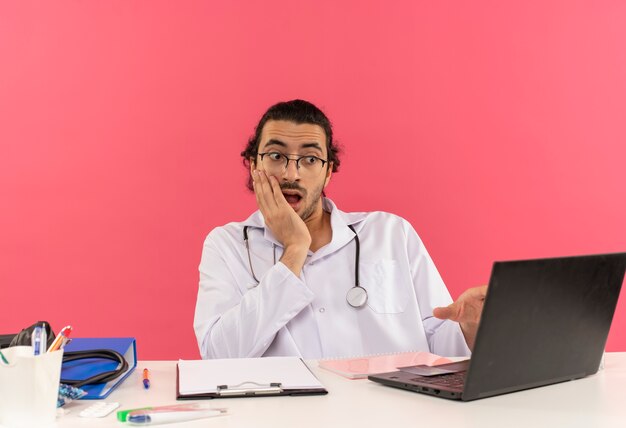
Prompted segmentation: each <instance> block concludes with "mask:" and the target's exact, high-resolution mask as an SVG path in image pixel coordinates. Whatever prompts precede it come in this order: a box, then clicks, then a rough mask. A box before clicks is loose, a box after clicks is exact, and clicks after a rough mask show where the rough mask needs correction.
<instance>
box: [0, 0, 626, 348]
mask: <svg viewBox="0 0 626 428" xmlns="http://www.w3.org/2000/svg"><path fill="white" fill-rule="evenodd" d="M624 22H626V3H625V2H623V1H619V0H615V1H568V0H565V1H545V0H541V1H519V2H501V1H489V2H487V1H482V2H466V1H447V2H439V1H435V2H433V1H419V2H418V1H403V2H400V1H398V2H389V1H351V2H336V1H314V2H308V3H305V2H294V1H267V0H265V1H258V2H254V1H230V2H209V1H205V2H200V1H196V2H194V1H175V2H174V1H142V2H139V1H127V0H124V1H106V2H98V1H59V2H30V1H13V2H9V1H6V2H1V3H0V144H1V150H0V200H1V206H0V207H1V208H0V290H1V295H0V296H1V301H2V309H1V310H0V333H10V332H15V331H17V330H19V329H20V328H21V327H23V326H25V325H29V324H31V323H33V322H34V321H36V320H39V319H47V320H49V321H50V322H51V323H52V325H53V326H54V327H55V328H56V329H60V328H61V327H62V326H63V325H65V324H72V325H73V326H74V328H75V335H76V336H118V335H131V336H136V337H137V339H138V351H139V357H140V358H142V359H173V358H178V357H182V358H196V357H198V356H199V354H198V351H197V345H196V341H195V337H194V334H193V328H192V321H193V312H194V306H195V298H196V292H197V278H198V273H197V266H198V263H199V259H200V252H201V247H202V242H203V240H204V238H205V236H206V234H207V233H208V231H209V230H211V229H212V228H213V227H215V226H218V225H222V224H224V223H226V222H228V221H232V220H241V219H243V218H245V217H247V216H248V214H249V213H250V212H251V211H252V210H254V209H255V202H254V198H253V197H252V196H251V195H250V194H249V193H248V192H247V190H246V189H245V187H244V185H245V180H246V171H245V170H244V168H243V167H242V166H241V161H240V157H239V152H240V151H241V150H242V148H243V146H244V143H245V140H246V138H247V137H248V136H249V135H250V134H251V133H252V131H253V127H254V125H255V124H256V121H257V120H258V118H259V117H260V115H261V113H262V112H263V111H264V109H265V108H266V107H268V106H269V105H270V104H272V103H274V102H276V101H279V100H287V99H291V98H296V97H300V98H305V99H309V100H311V101H313V102H315V103H317V104H318V105H319V106H320V107H322V108H323V109H325V111H326V112H327V114H328V115H329V116H330V118H331V119H332V120H333V122H334V124H335V130H336V134H337V137H338V139H339V141H340V142H341V143H342V144H343V147H344V149H345V153H344V157H343V165H342V166H343V167H342V169H341V171H340V172H339V173H338V174H335V175H334V176H333V183H332V184H331V185H330V187H329V188H328V194H329V196H331V197H332V198H333V199H334V200H335V202H337V203H338V205H339V206H340V207H341V208H342V209H344V210H385V211H390V212H393V213H396V214H399V215H402V216H404V217H405V218H407V219H408V220H409V221H411V222H412V223H413V225H414V226H415V228H416V229H417V231H418V233H420V235H421V236H422V238H423V240H424V241H425V243H426V245H427V247H428V248H429V250H430V252H431V254H432V256H433V258H434V260H435V263H436V264H437V265H438V267H439V269H440V271H441V273H442V276H443V278H444V280H445V281H446V283H447V284H448V286H449V288H450V290H451V292H452V294H453V295H454V296H457V295H458V294H460V292H461V291H462V290H463V289H465V288H466V287H469V286H474V285H478V284H481V283H485V282H486V281H487V280H488V278H489V272H490V269H491V263H492V262H493V261H494V260H505V259H516V258H532V257H542V256H560V255H573V254H585V253H596V252H614V251H626V223H625V219H626V197H625V189H624V184H625V183H626V164H625V162H624V159H625V158H626V146H625V142H626V120H625V118H626V25H624ZM622 297H623V296H622ZM625 300H626V299H624V298H622V299H621V303H620V305H619V307H618V312H617V315H616V317H615V319H614V324H613V329H612V331H611V335H610V338H609V343H608V349H609V350H612V351H618V350H619V351H626V302H625ZM555 304H558V302H555Z"/></svg>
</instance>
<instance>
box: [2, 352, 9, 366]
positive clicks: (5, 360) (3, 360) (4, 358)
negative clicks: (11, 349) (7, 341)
mask: <svg viewBox="0 0 626 428" xmlns="http://www.w3.org/2000/svg"><path fill="white" fill-rule="evenodd" d="M0 358H2V362H3V363H4V364H9V360H7V359H6V357H5V356H4V354H3V353H2V351H0Z"/></svg>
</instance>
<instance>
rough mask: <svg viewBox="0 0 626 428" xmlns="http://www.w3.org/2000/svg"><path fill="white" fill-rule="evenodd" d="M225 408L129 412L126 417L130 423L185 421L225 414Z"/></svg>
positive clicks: (148, 423) (151, 423) (153, 423)
mask: <svg viewBox="0 0 626 428" xmlns="http://www.w3.org/2000/svg"><path fill="white" fill-rule="evenodd" d="M225 414H226V410H224V409H212V410H186V411H178V412H177V411H171V412H154V413H149V412H148V413H143V412H140V413H138V414H133V413H131V414H129V415H128V417H127V418H126V422H127V423H128V424H130V425H157V424H167V423H170V422H183V421H192V420H194V419H201V418H210V417H213V416H220V415H225Z"/></svg>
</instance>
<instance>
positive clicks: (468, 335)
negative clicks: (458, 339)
mask: <svg viewBox="0 0 626 428" xmlns="http://www.w3.org/2000/svg"><path fill="white" fill-rule="evenodd" d="M486 294H487V286H486V285H483V286H481V287H474V288H469V289H467V290H465V291H464V292H463V293H462V294H461V295H460V296H459V298H458V299H456V302H454V303H452V304H451V305H448V306H446V307H443V308H442V307H440V308H435V309H434V310H433V315H434V316H435V317H437V318H439V319H443V320H452V321H456V322H458V323H459V324H460V326H461V330H462V331H463V335H464V336H465V341H466V342H467V346H469V348H470V349H472V348H474V341H475V339H476V331H477V330H478V323H479V322H480V316H481V314H482V312H483V304H484V302H485V295H486Z"/></svg>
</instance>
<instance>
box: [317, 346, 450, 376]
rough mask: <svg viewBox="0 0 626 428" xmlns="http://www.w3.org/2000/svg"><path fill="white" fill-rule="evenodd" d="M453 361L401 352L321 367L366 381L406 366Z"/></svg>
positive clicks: (324, 362) (322, 363) (342, 360)
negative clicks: (369, 377) (369, 376)
mask: <svg viewBox="0 0 626 428" xmlns="http://www.w3.org/2000/svg"><path fill="white" fill-rule="evenodd" d="M451 362H452V361H451V360H449V359H447V358H444V357H440V356H439V355H435V354H431V353H430V352H399V353H395V354H382V355H372V356H365V357H359V358H339V359H331V360H321V361H320V362H319V366H320V367H321V368H323V369H326V370H329V371H331V372H334V373H337V374H339V375H341V376H343V377H347V378H348V379H365V378H367V376H368V375H371V374H376V373H386V372H392V371H395V370H397V369H398V368H399V367H406V366H419V365H425V366H436V365H440V364H447V363H451Z"/></svg>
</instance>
